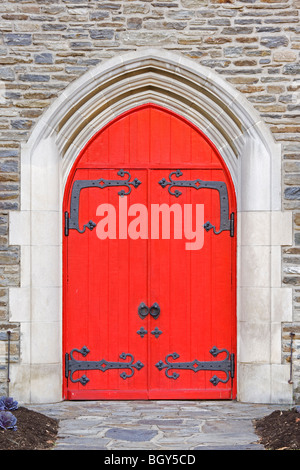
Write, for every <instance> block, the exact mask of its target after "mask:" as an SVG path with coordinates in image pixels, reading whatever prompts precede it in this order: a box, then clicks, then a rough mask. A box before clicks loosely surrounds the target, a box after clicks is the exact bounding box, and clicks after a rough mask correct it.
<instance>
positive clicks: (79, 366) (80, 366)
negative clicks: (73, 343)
mask: <svg viewBox="0 0 300 470" xmlns="http://www.w3.org/2000/svg"><path fill="white" fill-rule="evenodd" d="M75 351H76V352H78V353H79V354H82V356H83V357H85V356H86V355H87V354H88V353H89V352H90V351H89V349H88V348H87V347H86V346H83V348H81V349H72V351H71V352H70V354H68V353H66V354H65V376H66V378H69V379H70V380H71V382H73V383H76V382H80V383H81V384H82V385H86V384H87V383H88V382H89V380H90V379H89V378H88V377H87V376H86V375H82V376H81V377H79V378H78V379H74V378H73V374H74V372H76V371H78V370H80V371H82V370H100V371H101V372H105V371H107V370H110V369H129V370H130V373H128V374H127V373H126V372H122V373H121V374H120V377H121V378H122V379H124V380H125V379H128V378H129V377H132V376H133V374H134V369H136V370H140V369H142V368H143V367H144V364H142V362H141V361H137V362H136V363H134V358H133V355H132V354H126V353H122V354H120V359H122V360H125V359H126V358H127V357H130V362H111V361H106V360H105V359H101V360H100V361H78V360H76V359H74V357H73V354H74V352H75Z"/></svg>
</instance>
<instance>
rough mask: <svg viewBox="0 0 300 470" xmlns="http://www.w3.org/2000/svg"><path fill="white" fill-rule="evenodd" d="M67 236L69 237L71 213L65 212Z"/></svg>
mask: <svg viewBox="0 0 300 470" xmlns="http://www.w3.org/2000/svg"><path fill="white" fill-rule="evenodd" d="M65 236H66V237H68V236H69V212H67V211H66V212H65Z"/></svg>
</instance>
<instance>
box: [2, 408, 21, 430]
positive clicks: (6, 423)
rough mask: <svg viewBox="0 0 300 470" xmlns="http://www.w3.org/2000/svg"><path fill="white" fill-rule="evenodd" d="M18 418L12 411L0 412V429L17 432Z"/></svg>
mask: <svg viewBox="0 0 300 470" xmlns="http://www.w3.org/2000/svg"><path fill="white" fill-rule="evenodd" d="M16 423H17V418H16V417H15V416H14V415H13V414H12V413H11V412H10V411H0V428H1V429H12V430H13V431H16V430H17V426H16Z"/></svg>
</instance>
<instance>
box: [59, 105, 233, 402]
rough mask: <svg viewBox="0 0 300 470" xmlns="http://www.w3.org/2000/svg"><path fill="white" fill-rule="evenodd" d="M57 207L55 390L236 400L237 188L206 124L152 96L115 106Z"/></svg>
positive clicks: (96, 395)
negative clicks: (59, 290) (60, 215)
mask: <svg viewBox="0 0 300 470" xmlns="http://www.w3.org/2000/svg"><path fill="white" fill-rule="evenodd" d="M63 211H64V215H65V228H64V238H63V264H64V280H63V283H64V288H63V293H64V302H63V308H64V314H63V315H64V316H63V319H64V320H63V343H64V345H63V353H64V359H65V362H64V364H65V367H64V369H65V370H64V397H65V398H67V399H201V398H203V399H210V398H211V399H230V398H235V396H236V380H235V372H234V369H235V353H236V300H235V298H236V292H235V291H236V280H235V278H236V236H235V231H234V217H235V215H236V201H235V192H234V188H233V184H232V181H231V178H230V175H229V172H228V170H227V168H226V166H225V164H224V161H223V160H222V158H221V156H220V154H219V153H218V151H217V150H216V148H215V147H214V145H213V144H212V143H211V142H210V141H209V140H208V139H207V138H206V137H205V136H204V134H203V133H202V132H200V131H199V129H197V128H196V127H195V126H194V125H192V124H191V123H190V122H189V121H187V120H186V119H184V118H183V117H181V116H179V115H178V114H175V113H174V112H171V111H169V110H167V109H166V108H163V107H161V106H158V105H154V104H145V105H142V106H138V107H136V108H133V109H131V110H130V111H128V112H126V113H123V114H121V115H120V116H119V117H117V118H116V119H114V120H113V121H111V122H110V123H109V124H107V125H106V126H105V127H104V128H103V129H102V130H101V131H99V132H98V133H96V134H95V135H94V137H93V138H92V139H91V140H90V141H89V142H88V143H87V145H86V146H85V147H84V148H83V150H82V151H81V153H80V155H79V157H78V158H77V160H76V162H75V164H74V165H73V168H72V170H71V172H70V174H69V178H68V182H67V184H66V189H65V196H64V208H63Z"/></svg>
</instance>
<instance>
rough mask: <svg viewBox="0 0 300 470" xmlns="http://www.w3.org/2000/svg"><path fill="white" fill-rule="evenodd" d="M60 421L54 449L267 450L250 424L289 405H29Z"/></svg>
mask: <svg viewBox="0 0 300 470" xmlns="http://www.w3.org/2000/svg"><path fill="white" fill-rule="evenodd" d="M28 408H31V409H33V410H35V411H38V412H41V413H44V414H46V415H48V416H51V417H54V418H58V419H59V420H60V426H59V433H58V440H57V444H56V447H55V450H109V451H110V450H120V451H122V450H156V451H162V450H170V451H173V450H263V447H262V446H261V445H260V444H258V442H257V441H258V437H257V435H256V434H255V432H254V427H253V424H252V420H253V419H256V418H260V417H263V416H266V415H268V414H270V413H271V412H272V411H274V410H275V409H278V408H280V409H286V408H288V406H287V405H286V406H282V405H280V406H278V405H277V406H276V405H256V404H242V403H237V402H234V401H218V402H217V401H212V402H210V401H88V402H80V401H79V402H78V401H77V402H74V401H73V402H70V401H65V402H61V403H55V404H49V405H28Z"/></svg>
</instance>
